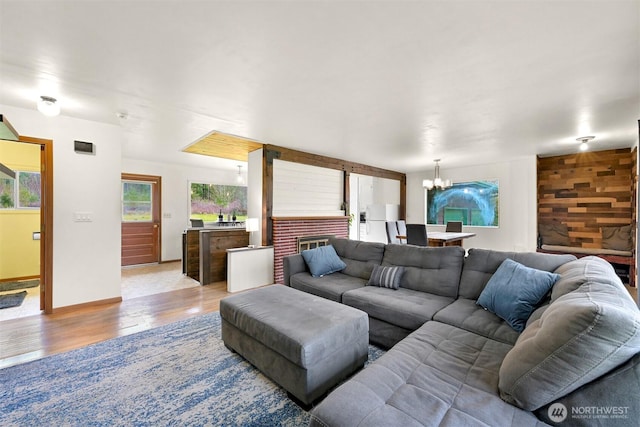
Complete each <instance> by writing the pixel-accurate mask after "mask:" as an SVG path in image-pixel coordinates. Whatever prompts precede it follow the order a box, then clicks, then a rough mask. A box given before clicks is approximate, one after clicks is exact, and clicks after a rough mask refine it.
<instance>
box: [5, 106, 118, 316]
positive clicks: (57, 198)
mask: <svg viewBox="0 0 640 427" xmlns="http://www.w3.org/2000/svg"><path fill="white" fill-rule="evenodd" d="M0 113H2V114H3V115H5V116H6V117H7V119H8V120H9V121H10V123H11V124H12V125H13V127H14V128H15V129H16V130H17V131H18V133H19V134H20V135H23V136H31V137H35V138H43V139H51V140H53V186H54V187H53V193H54V194H53V238H54V242H53V307H54V308H58V307H64V306H68V305H74V304H81V303H85V302H89V301H96V300H104V299H110V298H115V297H119V296H120V164H121V150H122V140H123V132H122V130H121V128H120V127H118V126H112V125H106V124H102V123H97V122H90V121H86V120H79V119H73V118H69V117H65V116H59V117H53V118H49V117H45V116H43V115H42V114H40V113H39V112H38V111H36V109H35V105H34V108H33V110H28V109H22V108H15V107H9V106H5V105H0ZM74 140H81V141H89V142H93V143H95V145H96V154H95V155H86V154H77V153H75V152H74V150H73V141H74ZM74 212H90V213H91V215H92V218H93V220H92V222H74V220H73V218H74V215H73V214H74Z"/></svg>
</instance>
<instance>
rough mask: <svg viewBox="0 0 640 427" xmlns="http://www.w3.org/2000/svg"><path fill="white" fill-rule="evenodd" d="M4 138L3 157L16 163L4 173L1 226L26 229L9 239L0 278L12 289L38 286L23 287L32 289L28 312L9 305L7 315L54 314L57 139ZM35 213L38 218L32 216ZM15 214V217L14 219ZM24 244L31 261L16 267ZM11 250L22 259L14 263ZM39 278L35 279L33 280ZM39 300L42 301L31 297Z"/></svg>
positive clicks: (10, 231)
mask: <svg viewBox="0 0 640 427" xmlns="http://www.w3.org/2000/svg"><path fill="white" fill-rule="evenodd" d="M0 142H1V143H2V144H3V151H2V152H3V153H4V155H3V159H4V160H5V161H7V162H8V163H9V164H11V165H13V167H8V168H6V169H5V170H8V171H9V173H10V175H7V176H3V178H5V179H4V180H3V181H4V182H3V184H4V185H3V187H2V200H1V204H2V208H3V209H2V211H3V215H2V218H1V219H2V224H1V225H2V228H5V230H4V231H5V232H3V233H2V234H3V236H5V237H10V236H9V235H10V234H11V235H14V234H15V233H16V232H17V231H19V230H22V232H21V233H19V236H17V237H16V236H14V237H15V238H16V239H17V240H14V241H11V239H10V238H7V240H6V242H7V243H8V244H9V245H11V246H10V248H9V253H7V254H5V255H7V256H2V258H3V261H5V264H6V265H4V267H8V269H5V268H4V267H3V268H2V277H0V279H3V280H2V281H3V282H4V284H5V285H7V286H8V289H12V291H11V292H13V289H15V290H18V289H19V288H20V287H19V286H18V285H20V284H22V283H24V284H25V285H27V287H28V288H32V287H33V286H36V288H33V289H29V290H28V291H25V290H21V291H20V292H19V293H22V292H24V293H28V295H27V296H26V298H25V299H28V300H29V302H28V303H25V302H24V301H23V302H22V303H25V305H27V304H28V306H29V307H31V308H29V310H28V311H25V310H24V309H22V310H21V309H20V305H21V304H19V305H18V306H16V307H9V308H6V309H3V316H2V319H3V320H6V319H9V318H14V317H22V316H26V315H34V314H39V313H40V312H41V311H44V312H45V313H46V314H50V313H52V312H53V282H52V278H53V141H51V140H47V139H40V138H32V137H23V136H21V137H19V138H18V141H7V140H2V141H0ZM21 147H22V148H21ZM27 153H31V154H27ZM23 156H27V157H23ZM31 163H33V164H32V165H31ZM29 165H31V166H29ZM14 169H15V170H14ZM36 209H37V211H36ZM34 213H35V215H36V217H35V218H34V219H33V220H31V219H29V217H32V216H33V214H34ZM12 217H13V218H14V219H15V220H14V221H13V222H12V220H11V218H12ZM23 249H24V250H26V252H25V254H27V255H26V256H27V257H29V258H30V260H27V259H25V260H24V262H25V264H24V265H25V268H24V269H23V270H20V268H18V269H17V270H16V269H15V268H14V267H15V266H16V264H22V261H23V260H22V259H21V258H20V257H21V253H20V250H23ZM11 255H18V259H19V261H20V262H17V263H15V262H10V260H9V258H10V256H11ZM5 270H6V271H5ZM34 281H35V284H33V283H31V282H34ZM20 289H22V288H20ZM33 290H35V292H33ZM33 299H36V301H31V300H33ZM36 307H37V308H36Z"/></svg>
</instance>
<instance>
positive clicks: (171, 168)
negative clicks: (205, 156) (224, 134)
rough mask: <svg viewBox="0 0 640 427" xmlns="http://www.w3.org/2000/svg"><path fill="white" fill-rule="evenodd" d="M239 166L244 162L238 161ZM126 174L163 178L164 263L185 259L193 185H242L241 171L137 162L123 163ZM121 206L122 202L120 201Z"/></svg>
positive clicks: (134, 160)
mask: <svg viewBox="0 0 640 427" xmlns="http://www.w3.org/2000/svg"><path fill="white" fill-rule="evenodd" d="M195 155H196V154H194V156H195ZM235 163H238V164H240V163H242V162H236V161H234V164H235ZM243 166H244V165H243ZM122 172H126V173H134V174H142V175H155V176H161V177H162V253H161V256H160V259H161V260H162V261H173V260H178V259H181V258H182V232H183V231H184V229H185V228H187V227H189V226H190V222H189V192H190V188H189V183H190V182H201V183H208V184H219V185H238V182H237V177H238V170H237V169H236V170H221V169H214V168H210V169H209V168H194V167H188V166H183V165H174V164H167V163H156V162H148V161H144V160H137V159H122ZM244 172H246V167H244V168H243V173H244ZM118 173H119V172H118ZM119 205H120V201H119V200H118V206H119Z"/></svg>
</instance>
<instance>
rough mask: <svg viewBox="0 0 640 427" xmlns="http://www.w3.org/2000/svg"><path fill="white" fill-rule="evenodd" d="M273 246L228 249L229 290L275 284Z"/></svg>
mask: <svg viewBox="0 0 640 427" xmlns="http://www.w3.org/2000/svg"><path fill="white" fill-rule="evenodd" d="M273 256H274V253H273V246H258V247H255V248H249V247H246V248H233V249H227V292H238V291H244V290H246V289H252V288H257V287H260V286H264V285H272V284H273Z"/></svg>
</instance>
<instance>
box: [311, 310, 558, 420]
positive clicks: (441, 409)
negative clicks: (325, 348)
mask: <svg viewBox="0 0 640 427" xmlns="http://www.w3.org/2000/svg"><path fill="white" fill-rule="evenodd" d="M510 349H511V346H510V345H508V344H504V343H499V342H496V341H493V340H490V339H488V338H486V337H482V336H480V335H476V334H473V333H471V332H468V331H465V330H463V329H459V328H456V327H453V326H450V325H445V324H443V323H439V322H428V323H426V324H425V325H423V326H422V327H420V328H419V329H418V330H416V331H414V332H413V333H412V334H411V335H409V336H408V337H407V338H405V339H404V340H402V341H401V342H399V343H398V344H396V345H395V346H394V347H393V348H392V349H391V350H389V351H388V352H387V353H386V354H384V355H383V356H382V357H380V358H379V359H378V360H376V361H375V362H374V363H372V364H371V365H369V366H368V367H366V368H365V369H364V370H363V371H361V372H359V373H358V374H356V375H355V376H354V377H353V378H352V379H351V380H349V381H347V382H346V383H344V384H342V385H341V386H340V387H338V388H337V389H335V390H334V391H333V392H332V393H331V394H330V395H329V396H328V397H327V398H326V399H324V400H323V401H322V402H321V403H320V404H319V405H318V406H317V407H316V408H314V410H313V411H312V412H311V415H312V418H311V424H310V425H311V426H338V425H339V426H404V427H414V426H452V427H453V426H456V427H457V426H462V425H486V426H542V425H545V424H543V423H541V422H540V421H538V419H537V418H536V417H535V416H534V415H533V414H531V413H530V412H526V411H523V410H521V409H519V408H517V407H515V406H513V405H509V404H508V403H506V402H504V401H503V400H501V399H500V397H499V396H498V370H499V369H500V363H501V362H502V359H503V358H504V356H505V355H506V354H507V352H508V351H509V350H510Z"/></svg>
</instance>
